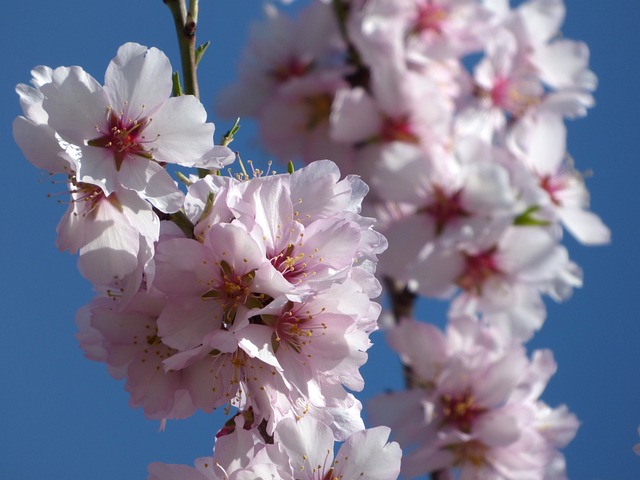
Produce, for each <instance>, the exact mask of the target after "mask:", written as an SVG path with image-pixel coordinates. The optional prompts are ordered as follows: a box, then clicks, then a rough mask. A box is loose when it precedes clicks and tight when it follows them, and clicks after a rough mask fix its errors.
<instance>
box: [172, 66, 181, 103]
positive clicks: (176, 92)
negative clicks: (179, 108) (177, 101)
mask: <svg viewBox="0 0 640 480" xmlns="http://www.w3.org/2000/svg"><path fill="white" fill-rule="evenodd" d="M171 80H172V81H173V90H172V93H173V96H174V97H179V96H180V95H182V85H180V74H179V73H178V72H173V75H171Z"/></svg>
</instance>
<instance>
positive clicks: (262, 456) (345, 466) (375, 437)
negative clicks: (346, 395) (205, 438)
mask: <svg viewBox="0 0 640 480" xmlns="http://www.w3.org/2000/svg"><path fill="white" fill-rule="evenodd" d="M389 433H390V431H389V429H388V428H386V427H377V428H371V429H368V430H362V431H359V432H356V433H354V434H353V435H351V436H350V437H349V438H348V439H347V441H346V442H345V443H344V444H343V445H342V446H341V447H340V449H339V450H338V452H337V454H336V456H335V458H334V454H333V452H334V445H333V443H334V442H333V435H332V433H331V430H330V429H329V427H327V426H326V425H324V424H322V423H320V422H318V421H316V420H314V419H312V418H311V417H308V416H306V417H303V418H301V419H300V420H298V421H295V420H293V419H286V420H283V421H282V422H281V423H279V424H278V427H277V428H276V431H275V432H274V436H273V443H270V444H265V443H264V440H261V438H260V435H259V434H258V432H256V431H255V430H250V431H246V430H244V429H243V428H242V422H241V420H240V419H239V418H236V421H235V426H234V430H233V432H232V433H231V434H228V435H224V436H221V437H219V438H218V439H217V440H216V445H215V448H214V453H213V457H212V458H211V457H208V458H200V459H198V460H196V467H195V469H194V468H191V467H187V466H182V465H165V464H161V463H154V464H151V465H150V466H149V473H150V476H149V477H148V480H183V479H184V480H218V479H220V480H222V479H225V480H226V479H228V480H255V479H265V480H266V479H267V478H270V479H272V478H278V479H281V480H294V479H298V480H324V479H327V478H343V479H345V480H346V479H356V478H366V479H367V480H395V479H396V478H397V477H398V474H399V473H400V458H401V455H402V452H401V451H400V448H399V447H398V444H397V443H395V442H391V443H387V439H388V438H389Z"/></svg>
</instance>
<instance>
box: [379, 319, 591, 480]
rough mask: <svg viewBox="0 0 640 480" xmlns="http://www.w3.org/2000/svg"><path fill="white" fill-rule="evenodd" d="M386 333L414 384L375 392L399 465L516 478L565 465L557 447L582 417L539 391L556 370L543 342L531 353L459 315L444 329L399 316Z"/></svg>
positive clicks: (411, 470)
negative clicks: (403, 451) (401, 454)
mask: <svg viewBox="0 0 640 480" xmlns="http://www.w3.org/2000/svg"><path fill="white" fill-rule="evenodd" d="M389 339H390V343H391V345H392V347H393V348H394V349H395V350H396V351H398V353H399V354H400V355H401V357H402V359H403V361H404V363H405V364H406V365H408V366H409V367H410V368H411V377H410V381H411V388H410V390H408V391H406V392H399V393H391V394H387V395H383V396H380V397H377V398H376V399H374V400H373V401H372V403H371V407H372V412H371V413H372V415H373V416H374V420H375V421H376V422H377V423H384V424H387V425H390V426H391V428H392V430H393V431H394V432H395V433H396V435H397V438H398V441H399V442H401V444H402V445H403V446H404V447H405V448H407V449H408V451H409V452H410V453H408V454H407V455H406V456H405V459H404V460H403V466H402V469H403V473H405V474H406V475H407V476H409V477H415V476H418V475H421V474H425V473H428V472H430V471H434V470H439V469H446V468H451V467H458V468H459V469H460V475H461V478H487V479H488V478H492V479H499V480H502V479H504V480H506V479H513V480H515V479H520V478H531V479H543V478H547V477H546V476H545V475H546V474H547V472H552V471H553V470H555V474H556V475H560V474H561V473H562V472H563V469H562V468H560V466H561V465H563V464H562V456H561V454H560V453H559V452H558V450H557V449H558V448H560V447H562V446H565V445H566V443H568V442H569V441H570V440H571V439H572V438H573V436H574V435H575V431H576V429H577V427H578V422H577V420H576V419H575V417H574V416H573V415H571V414H569V413H568V412H567V411H566V408H565V407H560V408H558V409H555V410H552V409H550V408H549V407H547V406H546V405H545V404H544V403H542V402H540V401H539V400H538V398H539V396H540V394H541V393H542V390H543V389H544V387H545V386H546V383H547V382H548V380H549V378H550V377H551V375H553V373H554V372H555V363H554V361H553V357H552V356H551V353H550V352H549V351H537V352H535V353H534V355H533V358H532V359H531V360H528V359H527V357H526V353H525V349H524V347H523V346H522V345H521V344H519V343H518V342H513V341H511V340H509V338H508V337H507V336H505V335H504V334H503V333H502V332H500V331H499V330H497V329H491V328H486V327H483V326H481V325H480V324H478V323H477V322H475V321H473V320H470V319H464V318H459V319H456V320H455V321H453V322H451V323H450V324H449V326H448V328H447V331H446V333H445V334H444V335H443V334H442V333H441V332H440V331H439V330H438V329H436V328H435V327H432V326H431V325H428V324H424V323H418V322H415V321H410V320H406V319H405V320H403V321H402V322H401V323H400V324H399V326H397V327H396V328H394V329H393V330H391V331H390V332H389ZM425 346H428V347H429V348H425ZM391 404H393V407H390V405H391ZM400 412H401V413H400ZM551 465H553V467H552V466H551ZM549 478H561V477H559V476H555V477H549Z"/></svg>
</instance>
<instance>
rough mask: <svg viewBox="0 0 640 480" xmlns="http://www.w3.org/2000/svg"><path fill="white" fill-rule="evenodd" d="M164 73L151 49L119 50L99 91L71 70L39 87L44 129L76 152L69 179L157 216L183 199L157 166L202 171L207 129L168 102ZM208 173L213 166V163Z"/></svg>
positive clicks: (163, 62)
mask: <svg viewBox="0 0 640 480" xmlns="http://www.w3.org/2000/svg"><path fill="white" fill-rule="evenodd" d="M171 73H172V70H171V65H170V64H169V60H168V59H167V57H166V56H165V55H164V54H163V53H162V52H161V51H159V50H157V49H155V48H151V49H147V48H146V47H143V46H142V45H138V44H135V43H128V44H125V45H123V46H122V47H120V49H119V50H118V53H117V55H116V57H115V58H114V59H113V60H112V62H111V63H110V64H109V67H108V68H107V72H106V74H105V86H104V87H102V86H101V85H100V84H99V83H98V82H97V81H96V80H95V79H94V78H93V77H91V76H90V75H89V74H87V73H86V72H85V71H83V70H82V69H81V68H79V67H60V68H57V69H56V70H54V71H53V73H52V80H51V82H50V83H47V84H45V85H43V86H42V87H41V91H42V93H43V94H44V100H43V108H44V110H45V111H46V112H47V114H48V115H49V119H48V123H49V125H50V126H51V128H53V130H55V131H56V132H57V133H58V134H59V135H60V136H61V137H62V138H63V139H64V140H65V141H67V142H69V143H71V144H73V145H76V146H77V147H78V148H79V149H80V151H81V154H82V156H81V160H80V161H79V165H78V171H77V177H78V180H79V181H81V182H85V183H93V184H95V185H98V186H100V188H102V189H103V190H104V192H105V193H106V194H107V195H109V194H111V193H112V192H114V191H116V190H121V189H128V190H133V191H135V192H137V193H138V194H139V195H140V196H141V197H142V198H144V199H147V200H149V201H150V202H151V203H152V204H153V205H154V206H155V207H156V208H158V209H160V210H161V211H164V212H169V213H170V212H175V211H177V210H178V209H179V208H180V206H181V203H182V198H183V195H182V194H181V193H180V191H179V190H178V188H177V187H176V186H175V184H174V182H173V180H172V179H171V177H170V176H169V174H168V173H167V172H166V170H165V169H164V168H163V165H164V164H165V163H176V164H180V165H185V166H194V165H198V166H205V165H203V162H202V161H201V158H202V157H203V156H204V155H205V154H207V153H208V152H210V151H211V150H212V149H213V130H214V127H213V124H210V123H205V120H206V112H205V111H204V108H203V107H202V105H201V104H200V102H199V101H198V100H197V99H196V98H195V97H192V96H181V97H174V98H170V95H171V89H172V82H171ZM212 165H214V166H215V165H218V163H217V162H215V161H214V162H213V163H212Z"/></svg>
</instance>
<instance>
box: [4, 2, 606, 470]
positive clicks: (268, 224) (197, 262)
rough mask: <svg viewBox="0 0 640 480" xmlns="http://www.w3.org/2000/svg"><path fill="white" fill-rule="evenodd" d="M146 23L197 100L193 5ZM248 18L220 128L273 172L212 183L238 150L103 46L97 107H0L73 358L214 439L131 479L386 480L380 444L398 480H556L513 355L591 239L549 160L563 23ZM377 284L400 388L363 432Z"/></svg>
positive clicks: (549, 411)
mask: <svg viewBox="0 0 640 480" xmlns="http://www.w3.org/2000/svg"><path fill="white" fill-rule="evenodd" d="M165 3H167V5H169V7H170V8H171V11H172V13H173V14H174V17H175V19H176V25H177V27H178V35H179V41H180V42H181V47H183V48H182V49H181V51H182V54H183V68H191V69H192V70H191V71H190V72H183V73H184V77H185V81H191V82H196V76H195V68H196V66H197V63H198V62H199V60H200V57H201V56H202V54H203V52H204V50H205V49H206V47H202V48H201V49H198V50H197V51H196V50H195V47H194V36H195V26H196V24H197V11H198V2H197V0H191V2H190V5H189V9H188V10H187V9H186V2H185V1H184V0H174V1H169V0H165ZM266 14H267V15H266V16H267V18H266V20H265V21H264V22H262V23H259V24H256V25H254V28H253V30H252V34H251V38H250V39H249V45H248V47H247V48H246V50H245V54H244V56H243V58H242V59H241V61H240V64H239V74H238V80H237V81H236V82H235V83H234V84H233V85H231V86H230V87H228V88H227V89H226V90H225V91H223V92H222V94H221V95H220V97H219V101H218V104H217V107H218V108H219V110H220V111H221V112H222V113H223V114H228V115H229V116H231V117H234V118H235V117H237V116H238V115H242V116H249V117H255V118H256V119H257V120H258V123H259V129H260V137H261V140H262V141H263V143H264V145H265V147H266V148H267V149H268V150H269V151H270V152H271V153H273V155H275V156H276V157H277V158H278V159H280V160H281V161H283V162H284V163H287V162H289V165H290V166H291V168H290V169H289V172H288V173H286V174H275V173H274V174H269V173H268V172H267V173H266V174H265V173H264V172H260V171H254V172H253V173H254V175H251V176H250V175H247V173H246V172H244V173H243V174H240V175H237V176H233V175H222V174H221V169H222V168H224V167H226V166H227V165H229V164H231V163H232V162H233V161H234V159H235V154H234V153H233V152H232V151H231V150H230V149H229V148H228V144H229V143H230V141H231V140H232V139H233V134H234V133H235V131H234V130H233V129H232V130H231V131H230V132H229V133H228V134H227V135H226V136H225V137H224V139H223V140H222V141H221V145H216V144H214V132H215V129H214V125H213V124H212V123H209V122H207V121H206V116H207V115H206V111H205V108H204V107H203V105H202V104H201V103H200V101H199V99H198V98H197V92H198V86H197V83H196V84H193V83H192V84H189V85H187V89H186V91H189V92H193V93H194V94H195V95H183V94H182V90H181V86H180V82H179V77H173V71H172V67H171V64H170V62H169V59H168V58H167V57H166V56H165V55H164V54H163V53H162V52H161V51H159V50H157V49H155V48H147V47H144V46H142V45H139V44H135V43H126V44H124V45H123V46H122V47H120V49H119V50H118V52H117V54H116V56H115V58H114V59H113V60H112V61H111V63H110V64H109V66H108V68H107V70H106V74H105V82H104V85H101V84H100V83H99V82H98V81H97V80H95V79H94V78H93V77H92V76H91V75H89V74H88V73H87V72H85V71H84V70H83V69H82V68H80V67H58V68H55V69H51V68H49V67H43V66H41V67H36V68H35V69H34V70H33V71H32V79H31V85H26V84H21V85H18V87H17V92H18V95H19V97H20V102H21V106H22V110H23V115H22V116H20V117H18V118H17V119H16V120H15V121H14V125H13V131H14V138H15V140H16V142H17V143H18V145H19V146H20V148H21V149H22V151H23V153H24V156H25V157H26V158H27V160H29V161H30V162H31V163H33V164H34V165H35V166H37V167H39V168H41V169H45V170H47V171H48V172H51V173H52V174H60V175H63V176H64V178H65V181H66V183H67V185H68V190H69V194H70V201H69V205H68V208H67V212H66V213H65V214H64V216H63V218H62V220H61V221H60V223H59V225H58V238H57V246H58V247H59V249H60V250H63V251H66V250H68V251H69V252H71V253H74V254H76V253H77V254H78V268H79V270H80V272H81V273H82V275H83V276H84V277H85V278H86V279H87V280H88V281H90V282H91V283H92V284H93V285H94V288H95V290H96V292H97V294H96V297H95V298H94V299H93V300H92V301H91V302H90V303H89V304H88V305H86V306H84V307H82V308H81V309H80V310H79V311H78V314H77V316H76V323H77V325H78V329H79V332H78V339H79V341H80V345H81V347H82V349H83V350H84V351H85V354H86V356H87V357H88V358H90V359H92V360H95V361H99V362H104V363H105V364H106V366H107V369H108V371H109V373H110V374H111V375H112V376H113V377H115V378H117V379H124V381H125V388H126V390H127V391H128V392H129V394H130V405H131V406H132V407H135V408H141V409H142V410H143V411H144V414H145V415H146V416H147V417H148V418H150V419H157V420H161V421H162V422H163V423H164V422H166V421H167V420H171V419H182V418H186V417H189V416H191V415H192V414H193V413H194V412H195V411H196V410H202V411H205V412H211V411H212V410H214V409H219V408H221V409H223V410H224V412H225V413H226V414H228V415H229V416H230V418H229V420H228V421H227V423H226V424H225V425H224V426H223V427H221V429H220V430H219V432H218V434H217V435H216V437H217V440H216V444H215V450H214V453H213V456H212V457H206V458H199V459H197V460H196V462H195V466H194V467H190V466H186V465H167V464H162V463H154V464H152V465H150V466H149V479H150V480H170V479H180V480H203V479H209V480H211V479H236V480H244V479H257V478H264V479H267V478H269V479H291V480H293V479H299V478H308V479H314V480H328V479H334V478H335V479H337V478H340V479H345V480H347V479H356V478H358V479H359V478H366V479H372V480H394V479H395V478H397V477H398V475H399V474H400V471H401V466H400V460H401V455H402V453H401V450H400V446H402V448H403V449H404V460H403V462H402V473H403V474H404V475H407V476H409V477H414V476H419V475H424V474H428V473H431V474H433V475H434V478H435V477H436V476H438V475H439V474H440V473H442V472H446V471H448V470H449V469H450V468H457V469H459V471H460V476H461V477H460V478H463V479H476V478H483V479H498V480H499V479H505V480H506V479H513V480H517V479H531V480H536V479H545V480H561V479H563V478H565V477H566V468H565V462H564V457H563V456H562V454H561V453H560V451H559V449H560V448H562V447H564V446H565V445H566V444H567V443H568V442H569V441H570V440H571V439H572V438H573V436H574V435H575V433H576V431H577V428H578V420H577V419H576V417H575V416H574V415H573V414H572V413H570V412H569V411H568V409H567V408H566V407H565V406H560V407H556V408H551V407H549V406H548V405H546V404H545V403H544V402H543V401H542V400H541V399H540V397H541V394H542V392H543V390H544V388H545V386H546V384H547V382H548V381H549V379H550V377H551V376H552V375H553V373H554V372H555V369H556V364H555V361H554V359H553V355H552V353H551V352H550V351H547V350H541V351H535V352H533V353H532V355H531V357H529V356H528V355H527V353H526V348H525V345H524V342H525V341H527V340H529V339H530V338H531V337H532V336H533V335H534V333H535V332H536V331H537V330H539V329H540V328H541V327H542V325H543V322H544V320H545V317H546V311H545V306H544V296H549V297H551V298H553V299H555V300H564V299H566V298H568V297H569V296H570V295H571V293H572V290H573V289H574V288H576V287H579V286H580V285H581V283H582V274H581V271H580V268H579V266H578V265H576V264H575V263H574V262H573V261H571V260H570V258H569V254H568V251H567V249H566V247H565V246H563V245H562V236H563V233H564V231H568V232H570V233H571V234H572V235H573V236H574V237H575V238H576V239H577V240H578V241H579V242H581V243H583V244H585V245H599V244H605V243H607V242H608V241H609V238H610V232H609V230H608V228H607V227H606V226H605V225H604V223H603V222H602V221H601V220H600V218H599V217H598V216H597V215H595V214H594V213H592V212H591V211H590V210H589V195H588V191H587V189H586V187H585V184H584V178H583V175H582V174H581V173H579V171H578V170H577V169H576V167H575V166H574V161H573V159H572V157H571V156H570V155H569V153H568V152H567V138H566V137H567V129H566V126H565V122H566V120H567V119H573V118H578V117H582V116H584V115H586V113H587V109H588V108H590V107H591V106H592V105H593V102H594V101H593V97H592V92H593V91H594V89H595V87H596V83H597V82H596V77H595V75H594V73H593V72H591V70H589V65H588V63H589V51H588V48H587V47H586V45H584V44H583V43H581V42H578V41H574V40H570V39H565V38H563V37H562V36H561V35H560V27H561V25H562V22H563V19H564V15H565V8H564V4H563V2H562V0H526V1H524V2H519V4H518V5H517V6H515V7H513V8H512V7H511V6H510V4H509V2H508V0H332V1H321V0H317V1H312V2H311V3H310V4H309V6H308V7H307V8H306V9H305V10H303V11H302V12H301V14H300V16H299V17H298V18H297V19H293V18H290V17H288V16H286V15H285V14H283V13H281V12H280V11H279V10H278V9H277V8H276V7H275V6H273V5H269V6H267V7H266ZM185 22H186V23H185ZM187 27H188V28H187ZM186 31H189V32H191V34H189V35H187V39H186V40H184V39H182V37H181V32H182V33H184V32H186ZM183 40H184V41H183ZM185 52H186V53H185ZM194 59H195V60H194ZM189 62H191V63H189ZM189 65H190V67H189ZM176 79H178V80H176ZM187 79H189V80H187ZM326 159H331V160H326ZM292 160H298V161H301V162H302V163H303V164H304V165H305V166H304V167H302V168H300V169H298V170H295V169H294V168H293V167H292V166H293V163H291V162H292ZM179 167H182V168H192V169H197V173H187V174H184V173H182V172H181V171H180V170H178V168H179ZM242 168H243V171H244V166H243V167H242ZM341 171H342V172H343V173H346V174H347V176H346V177H345V178H341V173H340V172H341ZM174 175H175V178H177V180H175V179H174ZM369 189H371V191H370V192H369ZM374 225H375V229H374ZM385 250H386V251H385ZM383 252H384V253H383ZM378 256H380V263H379V264H378ZM381 281H382V282H383V283H384V284H385V285H386V286H387V287H388V292H387V293H388V295H389V302H390V308H391V310H393V311H394V312H395V322H394V325H392V326H388V330H387V336H388V339H389V342H390V344H391V346H392V348H393V349H394V350H395V351H396V352H397V353H398V354H399V355H400V357H401V359H402V362H403V363H404V367H405V376H406V381H407V390H406V391H404V392H395V393H391V392H390V393H387V394H384V395H381V396H379V397H377V398H375V399H373V400H372V402H371V404H370V413H371V418H372V420H373V421H374V422H375V423H376V424H379V425H380V426H377V427H375V428H371V429H365V425H364V423H363V420H362V418H361V410H362V405H361V403H360V401H359V400H358V399H357V398H356V397H355V396H354V394H353V393H352V392H358V391H361V390H362V389H363V387H364V383H365V380H364V379H363V378H362V376H361V374H360V372H359V369H360V367H361V366H362V365H363V364H364V363H365V362H366V361H367V350H368V349H369V348H370V346H371V342H370V339H369V336H370V334H371V333H372V332H374V331H375V330H377V329H378V318H379V316H380V313H381V310H382V308H381V306H380V305H379V304H378V303H376V302H375V301H374V300H375V299H376V298H377V297H378V296H379V295H380V294H381V292H382V287H381ZM419 296H423V297H429V298H443V299H447V300H449V301H450V306H449V311H448V323H447V327H446V329H445V331H444V332H443V331H441V330H439V329H438V328H436V327H435V326H433V325H430V324H428V323H426V322H419V321H416V320H414V319H413V318H412V317H413V316H414V315H413V313H412V309H413V301H415V299H416V298H418V297H419ZM402 302H406V304H402ZM389 427H390V428H389ZM390 435H392V436H393V437H394V439H395V440H397V442H398V443H399V444H400V445H398V443H396V442H389V436H390ZM334 441H338V442H344V443H343V445H342V446H341V447H340V449H339V450H338V451H337V453H336V454H335V455H334Z"/></svg>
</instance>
